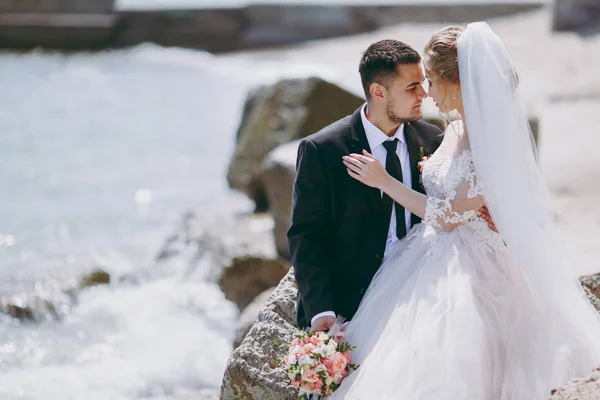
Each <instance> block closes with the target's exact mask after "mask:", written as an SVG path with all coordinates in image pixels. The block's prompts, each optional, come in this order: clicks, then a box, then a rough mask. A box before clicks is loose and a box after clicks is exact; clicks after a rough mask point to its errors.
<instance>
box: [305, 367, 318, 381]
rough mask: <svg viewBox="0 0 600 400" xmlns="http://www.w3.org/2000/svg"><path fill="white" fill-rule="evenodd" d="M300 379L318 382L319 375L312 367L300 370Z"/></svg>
mask: <svg viewBox="0 0 600 400" xmlns="http://www.w3.org/2000/svg"><path fill="white" fill-rule="evenodd" d="M302 380H303V381H304V382H307V383H315V382H318V381H319V380H320V379H319V375H318V374H317V372H316V371H315V370H314V369H312V368H311V369H303V370H302Z"/></svg>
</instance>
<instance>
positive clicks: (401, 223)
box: [382, 139, 406, 239]
mask: <svg viewBox="0 0 600 400" xmlns="http://www.w3.org/2000/svg"><path fill="white" fill-rule="evenodd" d="M383 147H385V149H386V150H387V156H386V158H385V169H386V171H387V172H388V173H389V174H390V175H391V176H392V177H394V178H396V179H397V180H399V181H400V182H402V164H400V159H399V158H398V155H397V154H396V148H397V147H398V139H394V140H387V141H385V142H383ZM382 201H383V207H384V209H385V210H386V215H387V221H388V222H387V225H388V227H389V220H390V216H391V214H392V203H394V208H395V210H396V236H398V239H402V238H403V237H404V236H406V221H405V216H404V207H402V206H401V205H400V204H398V203H396V202H395V201H393V200H392V198H391V197H390V196H388V195H387V194H385V193H384V194H383V198H382ZM388 229H389V228H388Z"/></svg>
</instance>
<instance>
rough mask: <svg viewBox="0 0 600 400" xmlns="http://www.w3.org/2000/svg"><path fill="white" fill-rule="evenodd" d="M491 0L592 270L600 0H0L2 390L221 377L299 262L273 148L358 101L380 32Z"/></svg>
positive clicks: (599, 141) (208, 395)
mask: <svg viewBox="0 0 600 400" xmlns="http://www.w3.org/2000/svg"><path fill="white" fill-rule="evenodd" d="M477 20H486V21H488V22H489V23H490V24H491V26H492V28H493V29H494V30H495V31H496V33H498V35H499V36H500V37H501V38H502V39H503V40H504V41H505V43H506V45H507V47H508V49H509V52H510V53H511V55H512V57H513V62H514V63H515V66H516V68H517V70H518V71H519V74H520V76H521V81H522V86H521V88H522V94H523V98H524V101H525V103H526V107H527V109H528V110H529V113H530V116H531V117H530V120H531V121H532V124H534V125H535V130H536V132H537V135H538V146H539V151H540V164H541V167H542V170H543V172H544V175H545V177H546V179H547V181H548V184H549V186H550V188H551V190H552V193H553V195H554V200H555V206H556V212H557V218H558V221H559V224H560V227H561V230H562V233H563V235H564V241H565V244H566V247H567V249H568V251H569V253H568V254H569V259H570V260H571V261H572V265H573V268H575V269H576V270H577V272H578V273H579V274H580V275H586V274H592V273H598V272H600V263H598V258H599V257H600V249H599V248H598V243H599V240H600V210H599V209H598V204H600V168H599V167H600V157H598V155H597V153H598V151H599V149H600V146H599V145H600V132H599V131H598V127H599V126H600V68H599V67H598V65H600V35H598V34H597V33H598V32H599V31H600V1H598V0H554V1H552V0H522V1H518V0H504V1H503V0H497V1H496V0H494V1H488V0H460V1H451V0H447V1H445V0H431V1H424V0H420V1H416V0H415V1H412V0H351V1H348V0H306V1H302V0H293V1H292V0H289V1H288V0H286V1H281V0H279V1H278V0H261V1H260V4H258V3H257V4H255V2H253V1H250V0H117V1H114V0H0V196H1V197H0V199H1V200H0V400H5V399H6V400H8V399H27V400H42V399H43V400H66V399H77V400H79V399H82V400H83V399H86V400H100V399H102V400H104V399H119V400H121V399H149V400H150V399H152V400H176V399H177V400H179V399H192V398H193V399H216V398H217V397H218V392H219V386H220V385H221V379H222V377H223V371H224V369H225V366H226V363H227V359H228V357H229V354H230V353H231V351H232V348H233V347H232V345H233V343H234V341H235V342H236V344H237V343H239V341H240V340H241V339H243V335H244V334H245V332H246V331H247V326H246V327H244V324H245V325H248V324H249V323H250V324H251V323H252V321H253V320H254V318H255V317H256V312H257V311H256V310H254V309H252V310H250V309H249V311H247V312H246V311H245V310H246V309H247V306H249V304H250V303H252V302H253V300H255V299H256V296H258V295H260V294H264V293H267V295H268V294H269V293H270V292H269V290H272V289H271V288H272V287H273V286H275V285H276V284H277V282H278V281H279V279H281V277H282V276H283V275H285V272H286V271H287V269H288V268H289V263H288V262H287V260H286V257H287V254H286V252H287V249H286V244H285V237H284V236H285V229H286V223H287V220H288V218H289V201H290V199H289V195H290V194H291V183H290V182H291V180H292V179H293V164H294V161H295V159H294V157H295V148H294V146H293V145H292V148H291V150H289V149H288V150H286V149H283V151H282V152H279V153H277V155H276V156H272V154H273V153H271V151H272V150H275V149H277V148H278V147H279V146H280V145H285V144H286V143H287V142H292V141H293V140H295V139H299V138H301V137H303V136H306V135H308V134H310V133H313V132H314V131H315V130H316V129H319V128H320V127H322V126H324V125H325V124H326V123H327V122H329V121H330V120H331V121H332V120H335V119H337V118H339V117H341V116H343V115H346V114H348V113H350V112H351V111H352V110H353V109H354V108H355V107H357V105H358V104H360V102H361V101H362V89H361V85H360V78H359V76H358V67H357V66H358V61H359V59H360V56H361V52H362V51H364V50H365V49H366V47H367V46H368V45H369V44H371V43H372V42H375V41H377V40H380V39H383V38H394V39H399V40H402V41H405V42H407V43H409V44H411V45H412V46H413V47H415V48H416V49H417V50H419V51H422V49H423V47H424V45H425V43H426V41H427V40H428V39H429V37H430V36H431V34H433V33H434V32H435V31H437V30H438V29H441V28H442V27H444V26H445V25H447V24H450V23H459V24H466V23H468V22H471V21H477ZM256 88H259V89H256ZM282 99H283V100H282ZM265 107H267V108H265ZM265 110H266V111H265ZM298 110H300V111H298ZM425 113H426V116H427V118H428V119H430V120H432V121H435V120H436V119H438V118H439V114H437V111H436V110H435V109H434V108H433V105H432V104H431V103H430V102H429V101H428V102H427V104H425ZM323 115H326V117H322V116H323ZM265 121H266V122H265ZM265 126H267V127H265ZM307 126H310V127H311V128H310V129H308V128H307ZM265 160H266V161H268V162H269V163H270V164H269V163H267V164H264V162H265ZM507 162H510V160H507ZM269 168H271V169H269ZM278 168H279V169H278ZM265 171H270V175H262V174H263V173H264V172H265ZM273 171H275V172H273ZM265 291H266V292H265ZM264 300H265V297H260V298H257V300H256V301H258V304H261V302H264ZM242 311H244V312H246V315H245V316H244V314H240V313H241V312H242ZM242 316H244V317H245V318H246V322H243V321H242V319H243V318H242ZM248 320H249V321H250V322H248ZM240 335H241V337H240Z"/></svg>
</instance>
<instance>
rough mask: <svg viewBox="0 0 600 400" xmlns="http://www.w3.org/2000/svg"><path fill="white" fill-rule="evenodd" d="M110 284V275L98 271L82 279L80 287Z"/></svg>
mask: <svg viewBox="0 0 600 400" xmlns="http://www.w3.org/2000/svg"><path fill="white" fill-rule="evenodd" d="M109 283H110V275H109V273H108V272H106V271H103V270H101V269H97V270H95V271H93V272H91V273H90V274H88V275H86V276H84V277H83V278H81V281H80V284H79V286H80V287H81V288H86V287H91V286H97V285H107V284H109Z"/></svg>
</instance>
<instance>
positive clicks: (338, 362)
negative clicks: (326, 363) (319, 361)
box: [332, 353, 348, 373]
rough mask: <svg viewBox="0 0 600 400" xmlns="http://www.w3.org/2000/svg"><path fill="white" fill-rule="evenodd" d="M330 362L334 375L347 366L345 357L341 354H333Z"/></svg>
mask: <svg viewBox="0 0 600 400" xmlns="http://www.w3.org/2000/svg"><path fill="white" fill-rule="evenodd" d="M332 361H333V371H334V373H339V372H342V371H343V370H345V369H346V365H348V361H346V357H344V355H343V354H342V353H335V354H334V355H333V360H332Z"/></svg>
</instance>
